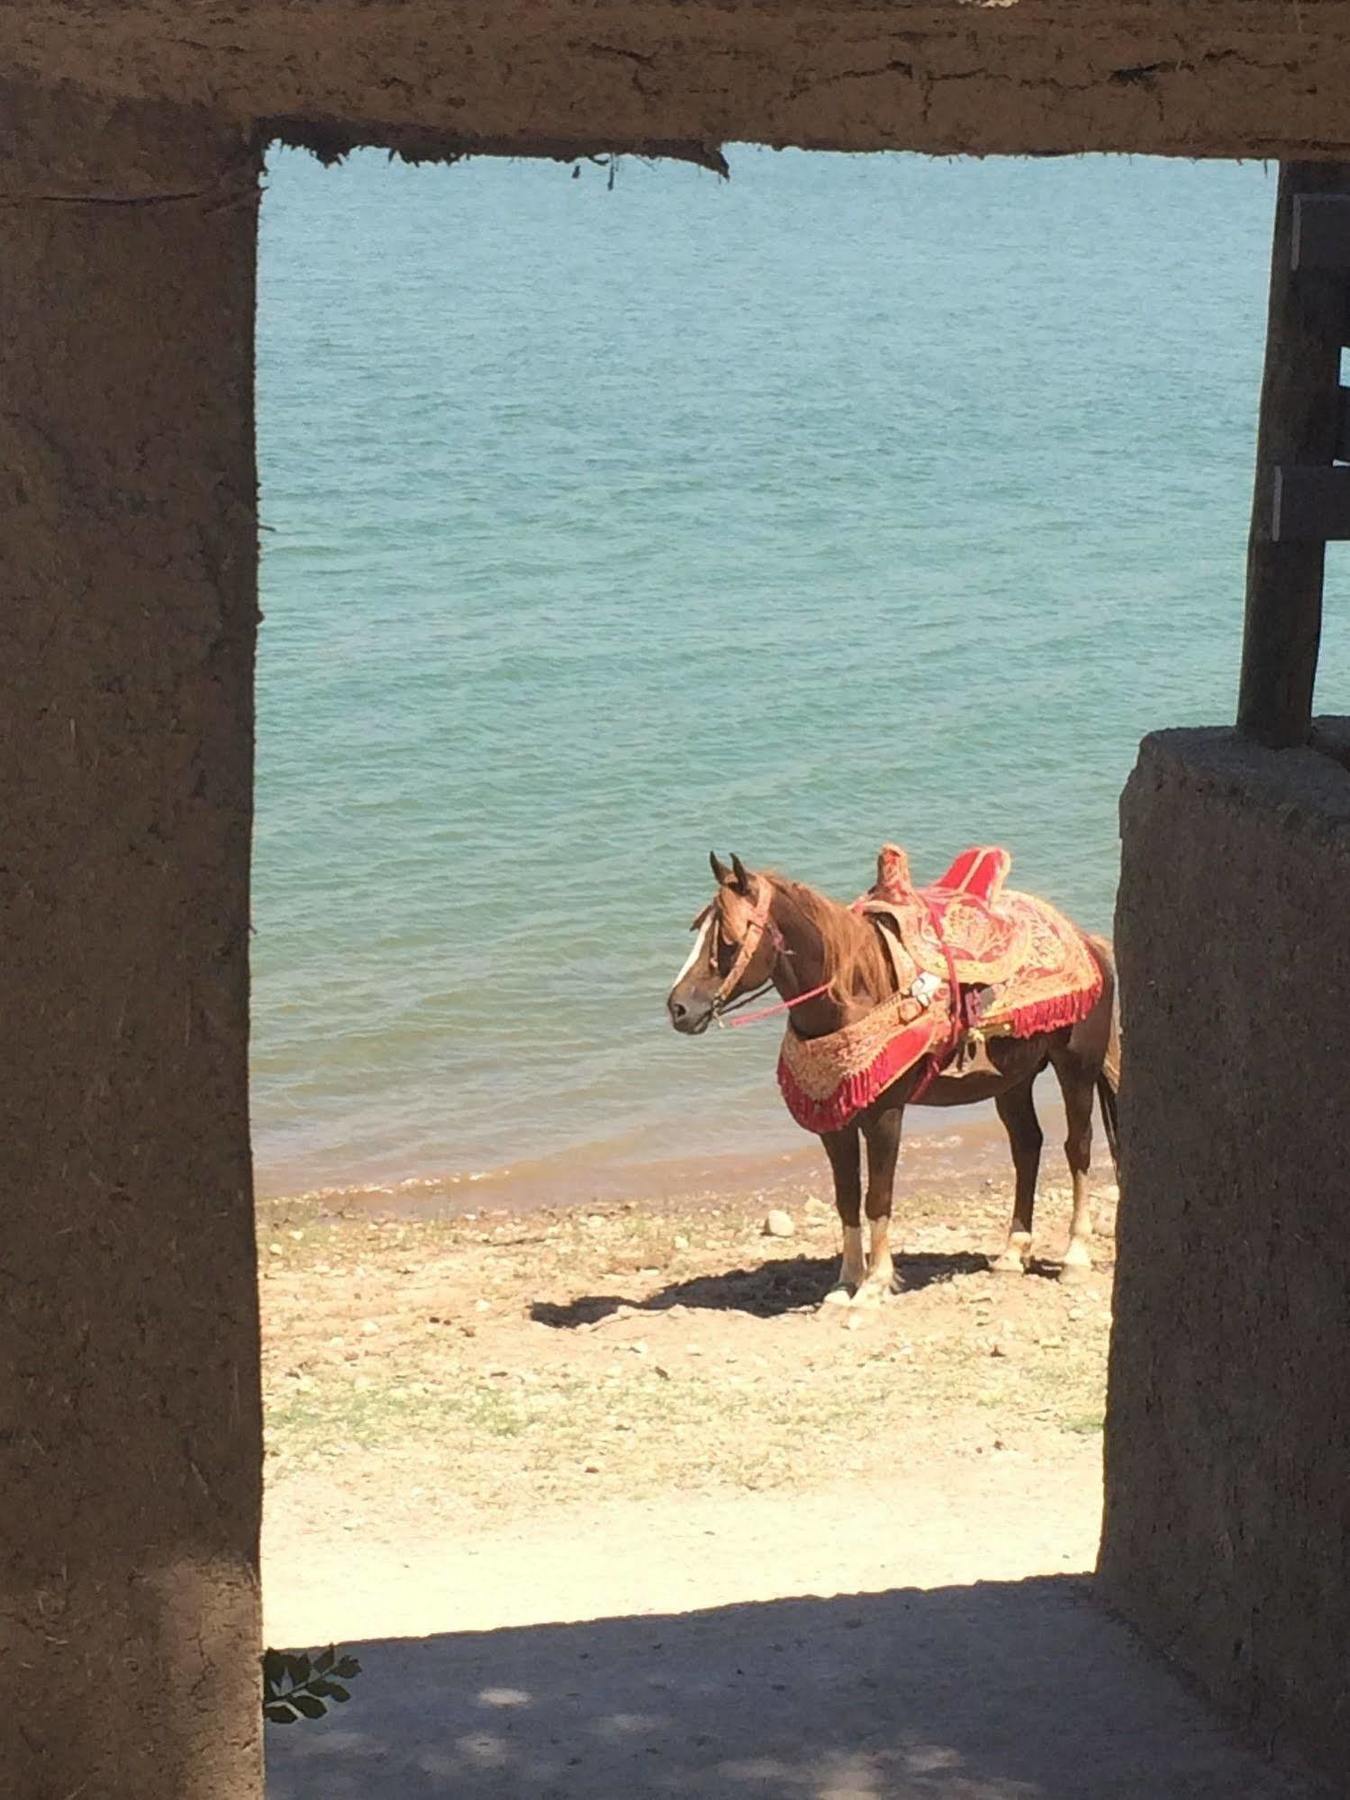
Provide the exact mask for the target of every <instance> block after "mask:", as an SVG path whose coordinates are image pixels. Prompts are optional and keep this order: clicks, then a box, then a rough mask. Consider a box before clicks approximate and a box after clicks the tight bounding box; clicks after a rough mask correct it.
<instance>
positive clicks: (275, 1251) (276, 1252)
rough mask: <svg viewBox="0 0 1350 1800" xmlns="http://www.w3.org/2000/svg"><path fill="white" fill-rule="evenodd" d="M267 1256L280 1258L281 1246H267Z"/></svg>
mask: <svg viewBox="0 0 1350 1800" xmlns="http://www.w3.org/2000/svg"><path fill="white" fill-rule="evenodd" d="M267 1254H268V1255H269V1256H280V1255H281V1245H280V1244H269V1245H268V1246H267Z"/></svg>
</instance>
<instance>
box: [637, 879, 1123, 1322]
mask: <svg viewBox="0 0 1350 1800" xmlns="http://www.w3.org/2000/svg"><path fill="white" fill-rule="evenodd" d="M711 861H712V868H713V873H714V875H715V876H716V877H717V892H716V894H715V896H714V898H713V901H712V904H711V905H710V906H709V908H708V909H707V910H706V912H705V913H703V914H702V915H700V918H699V919H698V920H697V921H696V922H695V923H696V928H698V929H699V933H700V935H699V938H698V941H697V943H696V945H695V948H694V952H693V954H692V955H691V957H690V958H689V960H688V962H687V963H686V964H685V966H684V968H683V969H682V970H681V971H680V973H679V975H678V976H677V978H676V981H675V985H674V987H673V988H672V989H671V991H670V994H669V996H668V997H667V1001H666V1006H667V1010H668V1011H669V1014H670V1021H671V1024H672V1025H673V1026H674V1027H675V1029H676V1031H679V1032H683V1033H685V1034H687V1035H690V1036H696V1035H697V1034H699V1033H700V1032H703V1031H706V1030H707V1029H708V1027H709V1025H711V1024H712V1023H713V1021H714V1020H715V1019H717V1018H718V1017H719V1016H720V1015H721V1013H722V1012H724V1011H725V1010H726V1009H727V1008H729V1007H730V1006H731V1005H732V1004H733V1003H734V1002H736V1001H737V1000H740V999H743V998H744V997H745V996H747V995H753V994H754V993H756V992H757V991H760V990H764V991H767V990H768V989H769V988H770V987H772V988H775V989H776V990H777V991H778V994H779V995H780V996H781V998H782V999H783V1000H785V1001H796V1000H797V999H798V997H799V996H808V997H807V998H805V999H803V1000H801V1002H800V1003H799V1004H797V1005H795V1006H794V1008H793V1011H792V1013H791V1019H792V1029H793V1030H794V1031H795V1032H796V1033H797V1034H798V1035H799V1036H801V1037H803V1038H812V1037H824V1036H826V1035H827V1034H829V1033H832V1032H835V1031H838V1030H840V1029H841V1028H842V1027H844V1026H846V1025H850V1024H853V1023H854V1022H856V1021H857V1020H859V1019H862V1018H863V1017H865V1016H866V1015H867V1014H868V1013H870V1012H872V1011H873V1009H875V1008H876V1007H877V1006H878V1005H880V1004H881V1003H882V1002H883V1001H885V1000H886V999H887V997H888V996H890V995H892V994H893V993H894V992H895V988H896V978H895V975H894V973H893V971H892V967H891V961H890V959H889V958H888V956H887V953H886V950H885V947H884V945H883V943H882V941H881V938H880V934H879V930H878V927H877V926H876V925H875V924H874V923H873V922H872V921H871V920H870V919H869V918H867V917H866V916H864V915H862V914H861V913H859V912H857V911H855V910H853V909H852V908H850V907H847V906H841V905H839V904H838V903H837V902H835V901H833V900H830V899H827V898H826V896H825V895H823V894H821V893H818V892H816V890H815V889H813V888H809V887H806V886H804V885H803V884H801V883H800V882H795V881H788V880H785V879H784V878H783V877H782V876H779V875H773V874H753V873H751V872H750V871H749V870H747V869H746V868H744V866H743V865H742V864H741V862H740V861H739V859H738V858H736V857H733V858H732V867H731V868H729V869H728V868H727V867H726V866H725V865H724V864H723V863H722V862H720V861H719V859H718V858H717V857H716V856H713V857H712V858H711ZM1086 942H1087V944H1088V946H1089V949H1090V951H1091V954H1092V957H1093V959H1094V960H1095V962H1096V963H1097V966H1098V968H1099V969H1100V971H1101V977H1102V987H1101V995H1100V998H1099V999H1098V1000H1097V1002H1096V1004H1095V1005H1094V1006H1093V1009H1092V1011H1091V1013H1090V1014H1089V1015H1088V1016H1087V1017H1086V1018H1084V1019H1083V1020H1082V1021H1081V1023H1079V1024H1077V1025H1073V1026H1066V1027H1064V1028H1062V1029H1060V1030H1057V1031H1047V1032H1042V1033H1040V1034H1038V1035H1036V1036H1033V1037H1020V1038H1018V1037H1003V1038H992V1037H991V1038H990V1039H989V1041H988V1043H987V1046H986V1054H987V1066H986V1067H985V1069H984V1070H983V1072H975V1071H972V1072H970V1073H967V1074H964V1075H960V1076H953V1075H950V1074H938V1075H937V1076H936V1078H933V1076H932V1072H931V1070H930V1069H929V1067H928V1058H924V1059H923V1060H922V1062H920V1063H919V1064H917V1065H916V1066H915V1067H913V1068H912V1069H910V1070H909V1071H908V1072H907V1073H905V1074H904V1075H902V1076H900V1078H899V1079H898V1080H896V1081H895V1082H894V1083H893V1084H892V1085H891V1086H890V1087H888V1088H886V1089H885V1090H884V1091H883V1092H882V1093H881V1094H879V1095H878V1096H877V1098H876V1099H875V1100H873V1101H872V1102H871V1104H870V1105H868V1106H866V1107H865V1108H864V1109H863V1110H862V1111H861V1112H860V1113H859V1114H858V1115H857V1116H856V1118H854V1119H853V1120H852V1121H851V1122H850V1123H849V1124H848V1125H847V1126H845V1127H844V1128H843V1129H842V1130H838V1131H825V1132H822V1133H820V1139H821V1142H822V1143H823V1144H824V1146H825V1153H826V1155H827V1156H828V1157H829V1159H830V1168H831V1170H832V1172H833V1175H834V1197H835V1205H836V1206H837V1207H838V1209H839V1217H840V1220H841V1222H842V1224H843V1230H844V1255H843V1261H842V1264H841V1266H840V1269H839V1276H838V1279H837V1281H836V1283H835V1285H834V1287H833V1288H832V1289H831V1290H830V1292H829V1293H828V1294H827V1295H826V1303H827V1304H830V1303H833V1304H840V1303H845V1304H852V1305H855V1306H856V1305H859V1304H861V1305H864V1306H866V1305H870V1304H874V1303H876V1302H878V1301H880V1300H881V1299H882V1297H883V1296H884V1295H885V1294H887V1293H888V1292H890V1291H892V1290H893V1289H894V1288H895V1286H896V1285H897V1284H896V1279H895V1272H894V1267H893V1264H892V1260H891V1251H890V1244H889V1235H890V1221H891V1202H892V1194H893V1190H894V1185H895V1167H896V1161H897V1158H898V1156H899V1152H900V1128H901V1121H902V1120H903V1118H904V1112H905V1107H906V1105H907V1104H909V1102H910V1101H911V1099H913V1100H915V1101H916V1103H917V1104H919V1105H923V1106H965V1105H969V1104H971V1103H973V1102H976V1101H980V1100H992V1101H993V1102H994V1105H995V1107H996V1108H997V1110H998V1116H999V1118H1000V1119H1001V1120H1002V1121H1003V1125H1004V1129H1005V1130H1006V1131H1007V1133H1008V1139H1009V1142H1010V1144H1011V1146H1012V1159H1013V1168H1014V1171H1015V1174H1016V1184H1015V1198H1014V1203H1013V1214H1012V1222H1011V1225H1010V1226H1009V1230H1008V1241H1007V1245H1006V1247H1005V1249H1004V1250H1003V1253H1002V1254H1001V1255H1000V1256H999V1257H997V1258H996V1259H995V1260H994V1262H993V1267H994V1268H995V1269H998V1270H1001V1271H1007V1272H1009V1273H1016V1274H1021V1273H1023V1272H1024V1270H1025V1269H1026V1267H1027V1265H1028V1264H1029V1262H1030V1260H1031V1233H1032V1210H1033V1207H1034V1205H1035V1198H1036V1175H1037V1170H1038V1167H1039V1164H1040V1155H1041V1145H1042V1143H1043V1141H1044V1140H1043V1136H1042V1133H1041V1128H1040V1124H1039V1122H1038V1120H1037V1117H1036V1109H1035V1106H1034V1104H1033V1100H1032V1088H1033V1085H1034V1083H1035V1081H1036V1077H1037V1076H1038V1075H1039V1074H1040V1073H1041V1071H1042V1070H1043V1069H1044V1068H1045V1067H1046V1065H1047V1064H1049V1066H1050V1067H1051V1068H1053V1069H1054V1071H1055V1074H1056V1076H1057V1077H1058V1079H1059V1085H1060V1088H1061V1089H1062V1091H1063V1094H1064V1107H1065V1112H1066V1114H1067V1118H1068V1138H1067V1141H1066V1143H1065V1146H1064V1148H1065V1152H1066V1154H1067V1157H1068V1162H1069V1168H1070V1171H1071V1173H1072V1175H1073V1222H1072V1225H1071V1227H1070V1235H1069V1245H1068V1249H1067V1251H1066V1253H1065V1256H1064V1265H1063V1266H1064V1271H1065V1273H1066V1274H1077V1273H1078V1272H1080V1271H1083V1270H1086V1269H1089V1268H1091V1266H1092V1255H1091V1250H1090V1247H1089V1246H1090V1242H1091V1236H1092V1221H1091V1217H1090V1212H1089V1206H1088V1190H1087V1177H1088V1167H1089V1162H1090V1158H1091V1150H1092V1102H1093V1097H1094V1094H1096V1095H1097V1096H1098V1097H1099V1099H1100V1103H1101V1109H1102V1119H1103V1124H1104V1126H1105V1129H1106V1137H1107V1143H1108V1145H1109V1147H1110V1151H1111V1156H1112V1160H1113V1162H1114V1160H1115V1158H1116V1088H1117V1085H1118V1080H1119V1047H1118V1039H1117V1031H1116V1012H1115V968H1114V964H1113V961H1112V956H1111V949H1110V946H1109V945H1108V944H1107V943H1105V942H1104V941H1103V940H1102V939H1100V938H1087V939H1086ZM816 989H820V990H822V991H820V992H818V993H815V994H814V996H813V995H812V991H813V990H816ZM864 1145H865V1146H866V1157H867V1187H866V1196H865V1202H864V1195H863V1189H862V1152H863V1146H864ZM864 1204H865V1209H866V1213H867V1219H868V1225H869V1235H868V1243H867V1246H866V1250H864V1246H863V1233H862V1218H861V1214H862V1210H863V1207H864Z"/></svg>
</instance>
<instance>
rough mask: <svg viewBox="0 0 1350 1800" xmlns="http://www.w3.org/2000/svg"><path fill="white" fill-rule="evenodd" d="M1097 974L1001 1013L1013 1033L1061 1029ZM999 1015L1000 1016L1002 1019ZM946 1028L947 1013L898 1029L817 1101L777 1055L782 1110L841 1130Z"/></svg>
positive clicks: (810, 1124) (1085, 1005) (812, 1126)
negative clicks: (1074, 988)
mask: <svg viewBox="0 0 1350 1800" xmlns="http://www.w3.org/2000/svg"><path fill="white" fill-rule="evenodd" d="M1101 995H1102V982H1101V978H1100V976H1099V977H1098V979H1097V980H1096V981H1095V982H1093V983H1092V985H1091V986H1090V987H1085V988H1080V989H1079V990H1078V992H1077V993H1073V994H1057V995H1056V996H1055V997H1054V998H1053V999H1050V1000H1038V1001H1037V1002H1036V1004H1035V1005H1034V1006H1022V1007H1019V1008H1018V1009H1017V1010H1016V1011H1015V1012H1013V1013H1011V1014H1008V1015H1006V1018H1007V1020H1008V1021H1009V1022H1010V1023H1011V1025H1012V1032H1011V1035H1012V1036H1013V1037H1018V1038H1024V1037H1036V1036H1037V1035H1038V1034H1039V1033H1041V1032H1044V1031H1062V1030H1063V1029H1064V1027H1065V1026H1066V1025H1077V1024H1080V1023H1081V1022H1082V1020H1084V1019H1086V1018H1087V1016H1088V1014H1089V1013H1090V1012H1091V1011H1092V1009H1093V1007H1094V1006H1095V1005H1096V1004H1097V1002H1098V1000H1100V999H1101ZM1003 1022H1004V1019H1002V1018H1001V1019H1000V1023H1003ZM947 1033H948V1022H947V1016H946V1014H945V1013H944V1014H943V1016H942V1018H940V1019H936V1020H934V1019H919V1020H918V1021H916V1023H915V1024H913V1025H910V1026H907V1027H906V1028H905V1030H903V1031H899V1032H897V1033H896V1035H895V1036H894V1037H893V1038H892V1039H891V1040H890V1042H889V1043H888V1044H887V1045H886V1047H885V1048H884V1049H883V1050H882V1051H881V1053H880V1055H879V1056H878V1057H877V1059H876V1061H875V1062H873V1063H872V1064H871V1065H870V1066H869V1067H868V1068H866V1069H863V1070H861V1071H860V1072H859V1073H858V1074H856V1075H850V1076H849V1077H848V1079H847V1080H846V1081H842V1082H841V1083H840V1084H839V1086H838V1087H837V1088H836V1089H835V1090H834V1092H833V1093H832V1094H831V1095H830V1097H829V1099H828V1100H816V1099H813V1098H812V1096H811V1095H810V1094H808V1093H806V1092H804V1091H803V1089H802V1087H801V1085H800V1084H799V1082H798V1081H797V1078H796V1076H795V1075H794V1074H793V1073H792V1070H791V1069H790V1068H789V1067H788V1065H787V1062H786V1060H785V1059H784V1058H783V1057H782V1056H780V1057H779V1059H778V1086H779V1089H780V1091H781V1093H782V1095H783V1099H784V1100H785V1101H786V1103H787V1109H788V1111H789V1112H790V1113H791V1114H792V1116H793V1118H794V1119H795V1120H796V1121H797V1123H798V1124H799V1125H800V1126H801V1127H802V1129H803V1130H804V1131H814V1132H822V1131H842V1129H843V1128H844V1126H845V1125H847V1124H848V1123H849V1122H850V1120H852V1119H855V1118H856V1117H857V1116H858V1114H859V1113H860V1112H861V1111H862V1110H863V1108H864V1107H865V1106H870V1105H871V1104H872V1102H873V1101H874V1100H875V1099H876V1097H877V1095H878V1094H881V1093H884V1092H885V1090H886V1089H887V1088H888V1087H890V1085H891V1084H892V1082H895V1081H898V1080H899V1079H900V1077H901V1076H902V1075H906V1074H908V1072H909V1071H910V1070H911V1069H912V1068H913V1067H914V1065H915V1063H917V1062H918V1061H919V1059H920V1058H921V1057H922V1056H924V1055H925V1054H926V1053H927V1052H928V1050H929V1049H930V1048H931V1047H932V1045H933V1042H934V1040H935V1039H936V1038H939V1037H944V1036H946V1035H947Z"/></svg>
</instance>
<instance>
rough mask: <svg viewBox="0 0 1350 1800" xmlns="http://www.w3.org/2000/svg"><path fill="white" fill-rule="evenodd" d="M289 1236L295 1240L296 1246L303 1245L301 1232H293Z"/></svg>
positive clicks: (303, 1235)
mask: <svg viewBox="0 0 1350 1800" xmlns="http://www.w3.org/2000/svg"><path fill="white" fill-rule="evenodd" d="M291 1236H292V1237H293V1238H294V1239H295V1241H296V1243H297V1244H303V1243H304V1241H305V1234H304V1232H303V1231H293V1232H292V1233H291Z"/></svg>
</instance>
